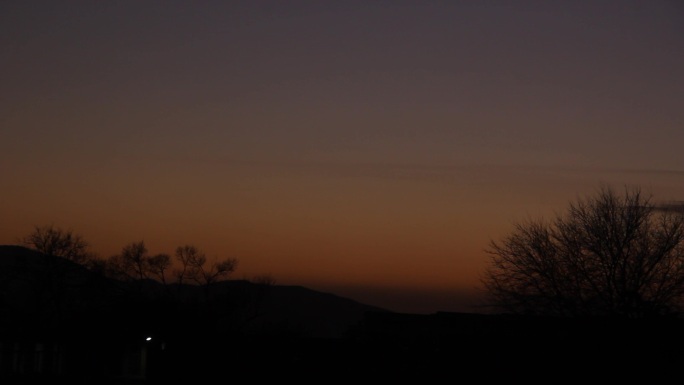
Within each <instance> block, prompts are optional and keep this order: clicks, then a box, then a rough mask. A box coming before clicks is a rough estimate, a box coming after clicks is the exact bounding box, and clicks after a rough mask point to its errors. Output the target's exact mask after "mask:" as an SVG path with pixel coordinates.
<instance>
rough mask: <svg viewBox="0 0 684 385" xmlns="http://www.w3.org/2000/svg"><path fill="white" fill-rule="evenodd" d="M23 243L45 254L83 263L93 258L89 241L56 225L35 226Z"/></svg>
mask: <svg viewBox="0 0 684 385" xmlns="http://www.w3.org/2000/svg"><path fill="white" fill-rule="evenodd" d="M21 243H22V244H24V245H26V246H27V247H29V248H32V249H34V250H37V251H40V252H41V253H43V254H47V255H51V256H56V257H62V258H66V259H68V260H70V261H72V262H76V263H78V264H81V265H85V264H87V262H88V261H89V260H90V259H91V258H92V254H91V253H90V252H89V251H88V248H89V245H88V242H86V241H85V240H84V239H83V237H81V236H80V235H78V234H76V233H74V232H73V231H72V230H63V229H61V228H59V227H55V226H54V225H46V226H35V227H34V228H33V231H31V232H30V233H29V234H28V235H26V236H25V237H23V238H22V239H21Z"/></svg>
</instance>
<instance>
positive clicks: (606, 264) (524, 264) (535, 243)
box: [482, 187, 684, 318]
mask: <svg viewBox="0 0 684 385" xmlns="http://www.w3.org/2000/svg"><path fill="white" fill-rule="evenodd" d="M488 252H489V253H490V255H491V260H490V265H489V266H488V267H487V269H486V271H485V274H484V276H483V278H482V281H483V284H484V286H485V288H486V289H487V291H488V293H489V295H490V300H491V304H492V305H495V306H497V307H500V308H503V309H505V310H507V311H510V312H514V313H527V314H547V315H568V316H582V315H611V316H622V317H629V318H641V317H645V316H650V315H662V314H672V313H675V312H678V311H679V310H680V305H681V300H682V298H684V216H683V215H682V214H681V212H675V211H672V210H658V207H657V206H656V205H654V204H653V203H652V202H651V198H650V197H645V196H644V195H643V194H642V193H641V191H640V189H639V188H631V189H630V188H625V192H624V195H619V194H617V193H615V192H614V191H613V189H611V188H606V187H604V188H602V189H600V191H599V192H598V194H596V195H595V196H591V197H588V198H585V199H580V200H578V201H577V202H575V203H571V204H570V205H569V207H568V210H567V212H566V213H565V215H558V216H557V217H556V218H555V219H554V220H553V221H550V222H546V221H543V220H536V221H534V220H532V221H528V222H524V223H519V224H517V225H516V227H515V230H514V231H513V233H512V234H510V235H508V236H507V237H506V238H505V239H503V240H502V241H500V242H495V241H492V242H491V244H490V248H489V249H488Z"/></svg>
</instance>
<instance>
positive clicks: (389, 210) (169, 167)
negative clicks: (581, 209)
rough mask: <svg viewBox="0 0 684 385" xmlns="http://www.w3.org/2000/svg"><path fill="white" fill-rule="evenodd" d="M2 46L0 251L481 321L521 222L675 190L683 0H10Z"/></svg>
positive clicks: (680, 167)
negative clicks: (487, 279) (45, 231)
mask: <svg viewBox="0 0 684 385" xmlns="http://www.w3.org/2000/svg"><path fill="white" fill-rule="evenodd" d="M0 47H1V49H0V85H1V87H0V186H1V188H0V244H16V243H17V240H18V239H19V238H20V237H22V236H24V235H26V234H27V233H28V232H30V231H31V230H32V229H33V227H34V226H37V225H46V224H53V225H55V226H57V227H61V228H64V229H71V230H73V231H74V232H76V233H78V234H80V235H82V236H83V237H84V238H85V239H86V240H87V241H88V242H89V243H90V244H91V246H92V249H93V250H94V251H95V252H97V253H98V255H99V256H101V257H108V256H111V255H114V254H117V253H119V252H120V250H121V248H122V247H123V246H124V245H126V244H128V243H131V242H136V241H140V240H143V241H144V242H145V244H146V245H147V247H148V249H149V251H150V252H151V253H153V254H154V253H161V252H164V253H173V252H174V250H175V248H176V247H178V246H181V245H185V244H193V245H196V246H197V247H199V248H200V249H202V250H204V251H205V253H206V254H207V256H208V257H209V258H217V259H221V258H236V259H238V261H239V264H238V268H237V270H236V271H235V273H234V275H233V278H236V279H243V278H245V279H251V278H253V277H257V276H264V275H268V276H271V277H272V278H273V279H274V280H275V282H276V284H280V285H301V286H306V287H308V288H311V289H314V290H320V291H325V292H330V293H333V294H337V295H340V296H344V297H348V298H351V299H354V300H357V301H360V302H363V303H366V304H370V305H375V306H380V307H384V308H386V309H388V310H394V311H398V312H410V313H434V312H437V311H473V310H475V309H477V308H478V304H480V301H479V299H478V298H480V297H479V296H480V295H481V294H482V293H481V288H480V278H481V276H482V274H483V272H484V269H485V267H486V264H487V262H488V260H489V258H490V256H489V255H488V254H487V253H486V249H487V247H488V245H489V242H490V241H492V240H498V239H501V238H502V237H504V236H505V235H506V234H508V233H509V232H510V231H511V230H512V229H513V227H514V225H515V223H517V222H520V221H523V220H526V219H529V218H550V217H552V216H554V215H556V214H559V213H562V212H563V210H564V209H565V208H566V207H567V204H568V203H569V202H570V201H573V200H575V199H577V198H579V197H584V196H587V195H591V194H592V193H594V192H596V191H597V190H598V189H599V188H600V187H601V186H606V185H609V186H615V187H617V188H622V187H623V186H638V187H639V188H641V189H642V191H644V192H646V193H648V194H652V196H653V199H654V200H656V201H659V202H660V201H662V202H665V201H681V200H684V70H682V69H683V68H684V5H683V4H682V3H681V2H679V1H676V0H672V1H664V0H644V1H632V0H623V1H610V0H605V1H588V0H587V1H583V0H580V1H529V0H521V1H486V0H485V1H458V0H454V1H431V0H424V1H408V0H397V1H385V0H378V1H352V0H345V1H275V0H268V1H257V0H249V1H178V0H167V1H116V2H109V1H107V2H94V1H59V2H57V1H46V0H37V1H14V0H5V1H2V2H1V3H0Z"/></svg>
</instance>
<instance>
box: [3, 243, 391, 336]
mask: <svg viewBox="0 0 684 385" xmlns="http://www.w3.org/2000/svg"><path fill="white" fill-rule="evenodd" d="M56 275H58V276H59V277H57V276H56ZM58 279H59V280H65V281H64V282H62V284H61V285H60V286H59V287H57V289H59V290H62V289H64V290H66V289H67V288H68V290H70V291H71V292H72V293H71V294H69V295H73V296H78V295H84V294H88V295H93V294H94V291H93V290H92V288H91V287H87V286H88V285H90V284H92V283H93V282H94V280H105V281H107V282H108V284H105V285H104V286H107V287H109V289H108V290H110V291H109V292H107V295H109V294H111V290H113V289H112V288H117V287H118V288H125V287H127V286H132V285H135V284H136V283H123V282H117V281H114V280H111V279H105V278H104V277H102V276H99V275H98V274H97V273H93V272H90V271H88V270H87V269H85V268H84V267H83V266H80V265H76V264H74V263H72V262H70V261H68V260H65V259H62V258H59V257H52V256H47V255H44V254H42V253H39V252H37V251H34V250H30V249H28V248H25V247H22V246H14V245H0V294H2V293H3V292H4V293H5V294H6V296H5V298H6V299H9V298H10V297H11V298H15V299H18V298H22V299H23V301H28V300H29V299H28V297H30V294H31V293H29V292H35V291H36V290H39V291H40V290H43V291H46V293H45V294H46V295H47V294H56V293H54V290H55V289H56V287H55V286H54V285H56V284H57V283H58V282H56V281H57V280H58ZM48 284H50V285H53V286H51V287H47V286H45V285H48ZM137 284H138V285H140V286H141V287H144V292H145V295H146V296H148V297H149V296H150V295H152V294H153V293H158V294H163V293H164V292H165V291H171V292H174V293H175V292H178V293H183V296H184V298H185V299H184V300H185V301H189V302H196V301H199V300H201V299H202V298H203V295H204V292H203V289H202V288H201V287H198V286H194V285H184V286H183V287H182V288H180V287H179V286H178V285H174V284H171V285H168V286H166V287H165V286H163V285H162V284H160V283H158V282H155V281H146V282H138V283H137ZM102 287H103V283H102V282H100V283H99V285H98V288H100V289H101V288H102ZM77 288H80V289H83V290H81V291H80V292H78V291H76V289H77ZM211 291H212V294H213V295H216V296H219V297H221V298H224V299H225V298H229V299H230V301H227V302H226V306H231V307H232V308H233V309H234V310H235V311H236V312H240V314H239V316H240V317H241V320H242V323H243V324H244V325H242V326H241V327H242V330H244V331H246V332H249V333H258V332H264V333H289V334H297V335H300V336H307V337H316V338H338V337H342V336H344V334H345V333H346V332H347V331H348V330H349V329H350V328H353V327H355V326H356V325H357V324H359V323H360V322H361V321H362V320H363V318H364V315H365V313H366V312H369V311H372V312H387V310H384V309H381V308H378V307H375V306H370V305H366V304H362V303H359V302H357V301H354V300H351V299H348V298H343V297H340V296H337V295H334V294H329V293H323V292H319V291H315V290H311V289H308V288H305V287H302V286H282V285H262V284H256V283H251V282H248V281H244V280H229V281H224V282H218V283H216V284H214V285H213V286H212V287H211ZM10 292H11V295H9V294H10ZM79 293H80V294H79ZM33 294H34V295H38V294H37V293H33ZM101 294H102V295H105V292H102V293H101ZM41 295H43V294H41ZM113 300H114V299H112V298H110V297H108V298H107V300H106V301H104V303H109V302H111V301H113ZM31 301H34V302H35V300H31ZM47 301H52V299H50V298H48V299H47ZM71 301H72V302H73V299H72V300H71ZM5 304H7V301H6V303H5ZM0 305H1V304H0ZM12 306H18V304H17V303H16V301H12ZM231 320H232V321H235V319H231Z"/></svg>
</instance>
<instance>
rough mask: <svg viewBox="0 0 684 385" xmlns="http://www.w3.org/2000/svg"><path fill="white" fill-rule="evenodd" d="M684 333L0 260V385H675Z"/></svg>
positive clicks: (49, 261)
mask: <svg viewBox="0 0 684 385" xmlns="http://www.w3.org/2000/svg"><path fill="white" fill-rule="evenodd" d="M683 326H684V325H683V324H682V322H681V320H680V319H679V318H676V317H673V318H655V319H642V320H625V319H607V318H601V319H560V318H540V317H522V316H512V315H504V314H500V315H486V314H469V313H436V314H432V315H416V314H398V313H392V312H388V311H385V310H382V309H378V308H374V307H371V306H366V305H363V304H359V303H357V302H354V301H351V300H348V299H345V298H340V297H337V296H334V295H330V294H326V293H319V292H315V291H312V290H308V289H306V288H302V287H281V286H276V285H263V284H253V283H249V282H243V281H228V282H223V283H221V284H219V285H216V286H212V287H197V286H187V285H184V286H178V285H161V284H159V283H156V282H152V281H145V282H139V281H138V282H119V281H115V280H111V279H109V278H105V277H104V276H102V275H100V274H97V273H95V272H92V271H90V270H87V269H85V268H83V267H82V266H78V265H73V264H70V263H68V261H65V260H60V259H58V258H55V257H48V256H45V255H42V254H39V253H36V252H33V251H31V250H28V249H24V248H21V247H16V246H0V327H1V329H0V384H29V383H44V384H135V383H141V384H142V383H144V384H176V383H189V384H194V383H204V382H211V383H254V382H257V383H260V382H275V381H286V382H291V381H296V382H297V383H367V382H371V381H372V382H382V383H388V382H399V381H401V383H405V382H406V381H413V382H419V383H443V382H456V381H460V382H467V383H474V382H478V383H489V382H491V381H516V382H519V381H525V382H527V383H530V382H534V383H568V382H572V383H578V382H580V383H589V382H591V383H622V382H625V381H627V380H629V381H630V382H633V381H634V380H643V381H648V382H650V383H663V382H665V381H666V380H667V381H671V379H674V380H677V379H678V378H679V377H680V376H681V373H682V368H683V367H684V343H683V342H684V327H683ZM148 338H149V340H148Z"/></svg>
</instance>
